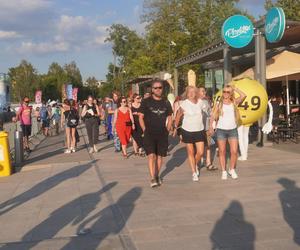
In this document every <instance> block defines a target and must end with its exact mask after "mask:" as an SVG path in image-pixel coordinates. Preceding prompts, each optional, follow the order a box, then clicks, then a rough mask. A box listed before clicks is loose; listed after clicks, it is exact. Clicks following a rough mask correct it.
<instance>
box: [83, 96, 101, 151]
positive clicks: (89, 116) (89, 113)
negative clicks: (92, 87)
mask: <svg viewBox="0 0 300 250" xmlns="http://www.w3.org/2000/svg"><path fill="white" fill-rule="evenodd" d="M99 116H100V112H99V108H98V106H97V105H96V104H95V103H94V98H93V97H92V96H88V100H87V103H86V105H84V107H83V109H82V113H81V117H82V118H83V119H84V122H85V126H86V131H87V134H88V139H89V147H90V149H89V153H90V154H92V153H94V152H95V153H97V152H98V149H97V147H96V144H97V142H98V137H99Z"/></svg>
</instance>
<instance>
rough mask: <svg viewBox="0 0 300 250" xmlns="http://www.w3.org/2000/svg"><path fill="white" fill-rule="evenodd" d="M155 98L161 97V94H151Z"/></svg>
mask: <svg viewBox="0 0 300 250" xmlns="http://www.w3.org/2000/svg"><path fill="white" fill-rule="evenodd" d="M152 94H153V95H154V96H155V97H162V93H161V94H155V93H152Z"/></svg>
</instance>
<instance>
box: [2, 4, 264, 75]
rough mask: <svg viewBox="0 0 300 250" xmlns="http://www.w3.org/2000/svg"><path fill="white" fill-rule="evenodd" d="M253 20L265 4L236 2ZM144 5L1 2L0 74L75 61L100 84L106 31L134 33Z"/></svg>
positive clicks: (106, 55)
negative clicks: (117, 26) (115, 27)
mask: <svg viewBox="0 0 300 250" xmlns="http://www.w3.org/2000/svg"><path fill="white" fill-rule="evenodd" d="M239 5H240V7H242V8H244V9H247V10H248V11H249V13H250V14H252V15H254V16H255V17H258V16H259V15H263V14H264V8H263V5H264V0H241V1H240V4H239ZM142 6H143V0H22V1H20V0H0V48H1V49H0V72H4V73H5V72H7V70H8V68H10V67H13V66H16V65H18V64H19V62H20V61H21V59H26V60H28V61H30V62H31V63H32V64H33V65H34V67H35V68H37V70H38V71H39V72H40V73H45V72H47V69H48V66H49V64H51V63H52V62H54V61H55V62H58V63H60V64H65V63H68V62H70V61H73V60H74V61H76V63H77V65H78V66H79V68H80V70H81V73H82V75H83V77H84V78H87V77H88V76H96V77H97V78H98V79H105V75H106V71H107V65H108V63H109V62H111V61H112V54H111V48H110V45H109V44H107V43H104V40H105V37H106V28H107V27H109V26H110V25H111V24H113V23H122V24H125V25H128V26H129V27H130V28H132V29H136V30H138V31H139V33H142V32H143V25H141V24H140V15H141V14H142Z"/></svg>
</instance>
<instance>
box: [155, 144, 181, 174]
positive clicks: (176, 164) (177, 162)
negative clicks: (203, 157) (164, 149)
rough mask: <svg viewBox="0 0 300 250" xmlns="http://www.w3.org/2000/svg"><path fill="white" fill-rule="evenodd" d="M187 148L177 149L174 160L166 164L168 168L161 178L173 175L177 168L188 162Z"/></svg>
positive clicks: (173, 156)
mask: <svg viewBox="0 0 300 250" xmlns="http://www.w3.org/2000/svg"><path fill="white" fill-rule="evenodd" d="M186 158H187V156H186V148H185V147H182V148H179V149H177V150H176V151H175V152H174V153H173V155H172V158H171V159H170V160H169V161H168V162H167V163H166V168H165V169H164V170H163V171H162V173H161V177H162V178H163V177H165V176H167V175H168V174H169V173H171V172H172V171H173V170H174V169H175V168H176V167H180V166H181V165H182V164H183V163H184V162H185V160H186Z"/></svg>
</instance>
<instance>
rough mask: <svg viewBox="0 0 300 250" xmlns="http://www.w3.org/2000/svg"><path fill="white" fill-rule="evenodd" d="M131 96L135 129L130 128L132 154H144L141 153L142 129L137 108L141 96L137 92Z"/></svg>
mask: <svg viewBox="0 0 300 250" xmlns="http://www.w3.org/2000/svg"><path fill="white" fill-rule="evenodd" d="M132 98H133V103H132V104H131V112H132V115H133V120H134V126H135V129H133V130H132V138H133V149H134V154H135V155H139V156H144V155H143V153H142V150H143V137H142V135H143V130H142V128H141V125H140V122H139V109H140V107H141V100H142V98H141V96H139V95H138V94H134V95H133V97H132Z"/></svg>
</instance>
